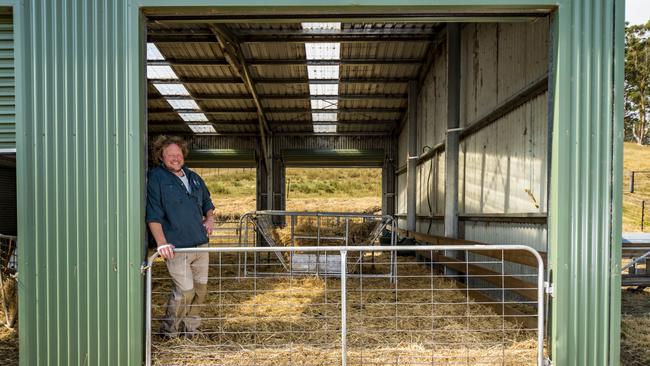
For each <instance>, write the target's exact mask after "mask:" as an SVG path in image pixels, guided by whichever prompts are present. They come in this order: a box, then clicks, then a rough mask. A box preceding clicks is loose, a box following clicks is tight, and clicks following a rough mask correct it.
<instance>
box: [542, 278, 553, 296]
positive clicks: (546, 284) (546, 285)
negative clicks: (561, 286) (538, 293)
mask: <svg viewBox="0 0 650 366" xmlns="http://www.w3.org/2000/svg"><path fill="white" fill-rule="evenodd" d="M544 290H545V291H546V293H547V294H549V295H550V296H551V297H555V289H554V288H553V284H552V283H550V282H548V281H545V282H544Z"/></svg>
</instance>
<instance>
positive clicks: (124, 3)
mask: <svg viewBox="0 0 650 366" xmlns="http://www.w3.org/2000/svg"><path fill="white" fill-rule="evenodd" d="M1 4H4V5H8V6H13V9H14V19H15V22H14V25H15V27H16V31H15V36H16V38H15V43H16V58H15V65H16V103H17V104H16V121H17V122H16V128H17V134H16V136H17V178H18V185H17V186H18V215H19V217H18V222H19V223H20V224H19V228H18V231H19V233H18V236H19V237H20V238H21V243H24V244H25V245H21V246H20V249H19V251H20V253H19V261H20V263H19V267H20V268H21V277H22V281H23V283H22V286H20V294H19V296H20V298H21V302H20V310H19V311H20V313H21V314H22V315H23V318H22V319H21V322H20V332H19V334H20V344H21V363H22V364H23V365H37V364H53V363H59V364H81V363H84V362H88V363H100V362H106V363H110V364H137V363H139V362H140V361H141V360H142V359H143V354H142V342H143V340H142V338H143V337H142V324H143V321H142V320H143V319H142V312H141V310H142V304H143V293H144V291H143V289H144V283H143V281H142V279H141V277H140V274H139V262H140V261H141V260H142V259H143V258H144V257H145V253H144V249H143V248H142V238H143V236H144V223H143V222H142V217H144V212H143V211H144V209H143V202H144V171H145V169H144V161H145V159H144V154H145V149H144V144H145V141H146V138H145V134H146V133H145V126H144V124H143V121H145V120H146V118H145V109H146V108H145V95H146V88H145V83H144V77H143V75H144V65H145V57H144V42H145V37H146V36H145V29H144V24H145V18H146V16H147V15H149V14H147V11H148V10H151V9H159V10H161V11H163V12H166V13H167V14H175V15H178V14H181V15H182V14H183V13H184V12H186V11H188V9H189V10H191V9H192V7H199V8H196V9H200V11H201V12H202V13H203V14H204V16H205V18H206V19H207V18H210V17H218V18H219V19H221V21H223V22H232V23H236V22H242V21H244V22H245V21H251V22H252V21H257V22H260V21H266V22H268V21H270V20H269V14H278V13H279V11H278V10H279V9H280V10H281V9H284V10H285V11H286V10H291V12H292V13H293V15H286V14H285V15H284V16H281V17H279V18H282V19H281V20H280V22H286V21H287V20H290V19H294V20H301V19H312V20H330V19H336V20H345V19H359V18H363V17H365V18H370V17H371V15H372V13H374V14H375V17H374V18H373V19H375V20H378V21H379V20H386V21H395V20H407V21H408V20H414V19H417V20H433V21H436V22H463V21H472V22H474V21H504V20H509V21H514V20H521V19H528V18H527V17H528V16H531V14H532V15H533V16H534V15H535V14H539V12H540V11H541V12H550V13H551V17H552V50H551V55H552V57H551V59H552V61H551V65H550V66H551V73H550V79H549V92H550V97H549V100H550V102H549V109H550V110H551V114H550V118H549V120H550V126H551V129H552V135H553V139H552V149H551V150H550V151H551V155H552V159H551V175H550V176H551V179H550V189H549V191H550V192H551V195H550V205H549V219H548V225H549V240H548V242H549V251H548V252H549V264H550V265H549V271H550V279H551V281H552V282H553V288H554V294H555V295H554V297H553V298H552V304H551V308H552V314H553V316H552V318H551V319H550V323H551V324H552V330H551V333H550V341H551V345H550V349H551V354H552V358H553V362H554V363H555V364H558V365H570V364H589V365H607V364H609V365H617V364H618V363H619V335H620V324H619V323H620V280H621V276H620V268H621V265H620V262H621V260H620V259H621V258H620V256H621V254H620V253H621V249H620V248H621V243H620V238H621V218H620V212H621V197H620V194H619V193H620V192H621V191H622V146H623V144H622V137H623V134H622V130H623V129H622V121H623V60H624V58H623V52H624V37H623V35H624V33H623V32H624V2H623V1H617V0H596V1H592V0H467V1H464V2H462V7H460V5H461V3H458V2H457V1H455V0H454V1H452V0H441V1H437V2H436V3H435V4H434V5H432V3H431V2H430V1H422V0H405V1H401V2H400V4H399V6H396V4H395V2H391V1H387V0H361V1H356V2H351V1H347V0H335V1H328V2H323V1H321V0H310V1H305V0H302V1H298V0H286V1H282V2H275V3H269V2H262V1H257V0H250V1H249V0H223V1H221V2H219V3H218V4H216V5H215V2H214V1H208V0H185V1H181V0H120V1H111V2H98V3H96V2H92V3H89V2H86V1H81V0H76V1H65V2H64V1H59V0H56V1H51V0H26V1H18V0H12V1H2V2H1ZM215 6H219V8H215ZM287 7H290V8H287ZM397 9H399V11H400V12H401V13H397V12H395V10H397ZM237 11H239V12H242V11H245V12H246V13H247V16H246V17H242V16H237V14H235V12H237ZM514 11H518V12H519V17H508V15H509V14H512V13H513V12H514ZM298 13H301V14H298ZM280 15H281V14H280ZM80 19H82V20H83V21H81V20H80ZM72 35H74V37H73V36H72ZM73 38H74V40H73V41H71V39H73ZM43 157H47V159H44V158H43ZM107 181H110V182H111V184H110V185H109V186H106V182H107ZM33 186H37V187H39V189H36V190H34V189H30V188H29V187H33ZM72 212H74V214H72ZM454 249H456V248H454ZM95 260H96V263H95V262H93V263H94V264H93V265H88V263H89V262H91V261H95ZM64 268H65V269H69V268H76V271H75V272H72V271H70V272H66V271H65V270H63V269H64ZM98 284H99V286H98ZM97 288H102V291H101V292H98V291H97V290H96V289H97ZM37 299H38V301H36V300H37ZM54 339H57V341H56V342H54V341H53V340H54Z"/></svg>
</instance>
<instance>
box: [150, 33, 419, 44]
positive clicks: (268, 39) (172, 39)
mask: <svg viewBox="0 0 650 366" xmlns="http://www.w3.org/2000/svg"><path fill="white" fill-rule="evenodd" d="M212 37H213V38H210V35H201V34H192V35H182V34H180V35H179V34H175V33H171V32H170V33H169V34H161V33H158V34H149V35H148V36H147V42H153V43H214V36H212ZM429 41H431V35H430V34H428V35H422V34H418V35H400V34H368V35H357V34H347V33H339V34H311V35H307V34H305V35H282V34H260V35H244V36H242V37H240V42H241V43H305V42H339V43H369V42H413V43H416V42H417V43H419V42H429Z"/></svg>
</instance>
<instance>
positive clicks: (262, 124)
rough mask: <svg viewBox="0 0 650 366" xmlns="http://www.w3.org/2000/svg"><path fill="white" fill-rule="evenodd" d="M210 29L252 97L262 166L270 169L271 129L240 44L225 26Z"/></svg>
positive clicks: (267, 169)
mask: <svg viewBox="0 0 650 366" xmlns="http://www.w3.org/2000/svg"><path fill="white" fill-rule="evenodd" d="M210 30H211V31H212V33H214V36H215V37H216V38H217V41H218V42H219V47H221V52H223V54H224V57H225V59H226V60H227V61H228V63H229V64H230V66H232V68H233V70H235V71H236V72H237V74H238V75H239V77H240V78H241V80H242V82H243V83H244V85H246V89H248V92H249V93H250V94H251V96H252V97H253V102H254V103H255V106H256V107H257V108H256V112H257V119H258V122H259V130H260V138H261V140H262V141H261V142H262V154H263V160H264V167H265V168H266V171H267V172H269V171H270V169H271V162H270V160H269V154H268V152H269V149H268V147H267V144H266V134H267V133H269V134H270V133H271V130H270V129H269V125H268V123H267V122H266V116H265V115H264V108H263V107H262V103H261V102H260V100H259V97H258V96H257V90H256V89H255V85H254V83H253V80H252V78H251V76H250V71H249V70H248V65H247V64H246V60H245V59H244V56H243V54H244V53H243V52H242V50H241V46H240V44H239V42H238V40H237V38H235V37H234V36H233V35H232V34H231V33H230V32H228V30H227V29H226V27H224V26H223V25H218V24H216V25H210Z"/></svg>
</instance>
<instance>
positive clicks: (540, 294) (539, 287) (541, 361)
mask: <svg viewBox="0 0 650 366" xmlns="http://www.w3.org/2000/svg"><path fill="white" fill-rule="evenodd" d="M447 250H466V251H470V250H471V251H478V252H480V251H481V250H489V251H493V250H500V251H504V252H505V251H525V252H528V253H530V254H532V255H533V256H534V257H535V260H536V261H537V275H536V279H537V282H536V286H535V289H536V299H537V327H536V331H537V339H536V343H537V350H536V351H537V352H536V353H537V357H536V361H537V365H538V366H545V365H547V359H545V358H544V316H545V305H544V295H545V288H546V284H545V281H544V276H545V270H544V263H543V261H542V257H541V256H540V255H539V253H537V251H535V250H534V249H531V248H530V247H529V246H526V245H453V246H449V245H411V246H383V247H377V246H358V247H348V246H323V247H315V246H309V247H221V248H191V249H175V252H176V253H196V252H208V253H268V252H273V253H281V252H296V251H301V252H338V253H340V256H341V258H346V256H347V253H348V252H349V251H361V252H375V251H381V252H391V253H397V252H400V251H432V252H433V251H447ZM157 257H158V253H154V254H153V255H152V256H151V257H149V259H148V261H147V263H146V265H145V266H144V267H143V273H146V286H145V287H146V300H145V307H146V312H145V339H146V341H145V365H147V366H150V365H151V364H152V359H151V346H152V313H151V307H152V267H153V263H154V261H155V259H156V258H157ZM346 264H347V262H346V261H345V260H341V307H340V309H341V310H340V317H341V326H340V332H341V354H342V357H341V365H342V366H345V365H346V364H347V357H346V356H345V355H346V354H347V317H346V316H347V302H346V294H347V287H346V279H347V277H348V273H347V272H348V269H347V265H346Z"/></svg>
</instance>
